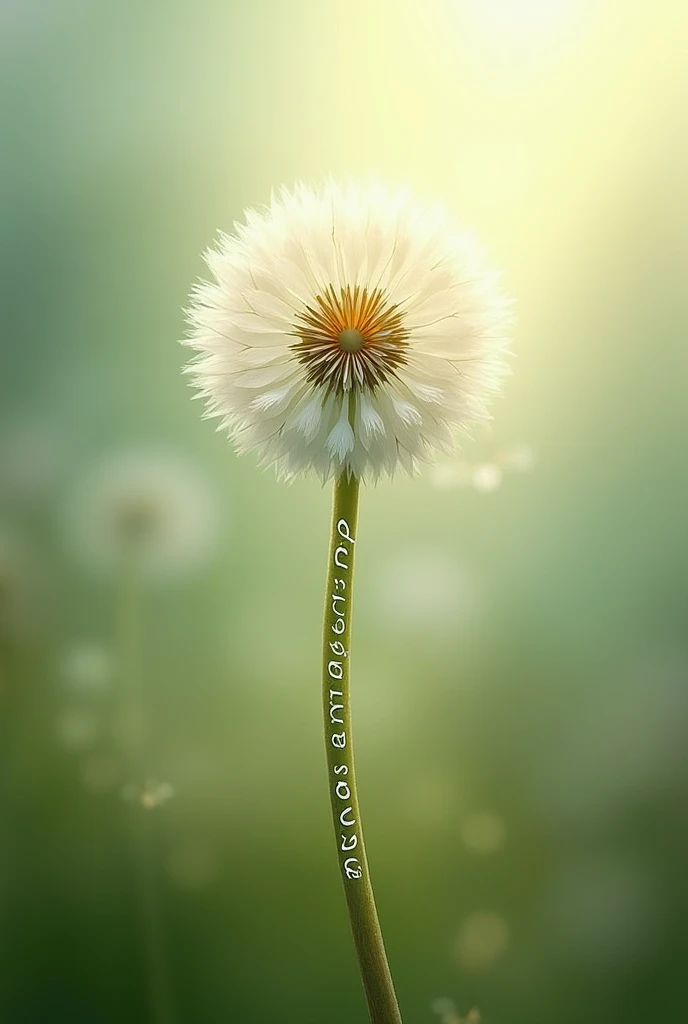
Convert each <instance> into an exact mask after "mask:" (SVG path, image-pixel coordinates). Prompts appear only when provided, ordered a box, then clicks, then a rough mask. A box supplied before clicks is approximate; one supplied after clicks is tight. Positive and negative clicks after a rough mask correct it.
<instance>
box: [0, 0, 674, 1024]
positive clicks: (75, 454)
mask: <svg viewBox="0 0 688 1024" xmlns="http://www.w3.org/2000/svg"><path fill="white" fill-rule="evenodd" d="M687 46H688V9H687V8H686V5H685V3H684V2H683V0H664V2H663V0H659V2H658V3H654V4H644V3H637V2H628V0H625V2H622V0H550V2H548V3H545V2H544V0H541V2H537V0H513V2H511V3H508V2H506V0H423V2H421V0H399V2H397V3H392V2H390V0H373V2H372V3H370V2H364V0H351V2H349V3H348V4H335V3H332V2H329V0H326V2H323V3H316V2H315V0H295V2H293V3H288V2H287V0H262V2H257V3H255V4H248V3H244V4H232V3H220V2H217V0H212V2H211V0H200V2H198V3H195V4H191V3H182V2H179V0H166V2H164V3H163V2H162V0H146V2H145V3H141V2H137V3H134V2H133V0H119V2H117V3H115V2H109V3H108V2H104V0H102V2H97V0H53V2H51V3H49V4H45V3H41V2H40V0H2V3H1V4H0V81H1V83H2V88H1V94H2V95H1V102H2V124H1V129H2V130H1V135H0V137H1V138H2V161H1V171H0V173H1V174H2V178H3V182H2V188H1V189H0V233H1V237H0V251H1V253H2V270H1V273H0V287H1V288H2V292H3V300H2V310H3V317H2V319H3V330H2V335H1V340H0V345H1V346H2V364H1V365H2V370H1V372H0V401H1V403H2V404H1V414H0V432H1V436H0V716H1V725H0V730H1V735H0V825H1V830H0V976H1V978H0V982H1V983H0V1020H1V1021H2V1022H3V1024H53V1022H56V1024H57V1022H60V1024H62V1022H65V1024H67V1022H69V1024H119V1022H125V1021H126V1022H128V1024H139V1022H144V1021H150V1022H153V1024H192V1022H193V1024H215V1022H218V1024H219V1022H223V1021H255V1022H261V1024H262V1022H266V1024H267V1022H272V1021H275V1022H277V1021H279V1022H292V1021H293V1022H298V1024H321V1022H324V1021H327V1022H328V1024H354V1022H359V1021H360V1022H363V1021H364V1020H365V1019H366V1015H365V1009H364V1003H363V998H362V994H361V991H360V985H359V982H358V978H357V974H356V969H355V965H354V958H353V954H352V950H351V945H350V940H349V935H348V926H347V922H346V916H345V911H344V903H343V898H342V892H341V885H340V882H339V881H338V871H337V865H336V858H335V851H334V848H333V842H332V837H331V834H330V823H329V818H328V801H327V788H326V777H325V770H324V764H323V749H322V737H321V724H320V717H319V715H320V706H319V644H320V640H319V632H320V618H321V610H322V593H321V588H322V580H323V574H324V570H325V560H326V544H327V531H328V516H329V501H330V497H329V492H328V489H327V488H326V489H322V488H321V487H320V486H319V484H318V483H317V482H314V481H308V480H306V481H299V482H297V483H295V484H294V485H292V486H291V487H286V486H284V485H280V484H278V483H277V482H276V481H275V479H274V478H273V475H272V474H271V473H270V472H267V473H265V472H260V471H259V470H257V468H256V466H255V464H254V462H253V461H252V459H251V458H250V457H249V458H244V459H242V460H239V459H237V458H236V457H235V456H234V454H233V452H232V450H231V447H230V445H228V444H227V442H226V441H225V439H224V438H223V437H221V436H220V435H219V434H217V433H214V431H213V428H212V426H211V425H210V424H208V423H206V422H203V421H202V420H201V416H200V412H201V407H200V405H199V403H195V404H194V403H192V402H191V401H190V392H189V390H188V387H187V384H186V382H185V381H184V380H183V378H182V376H181V374H180V367H181V365H182V364H183V362H184V360H185V358H186V353H185V352H184V350H183V349H182V348H181V347H180V346H179V345H178V344H177V339H178V338H179V337H180V336H181V335H182V333H183V329H184V328H183V316H182V309H183V307H184V305H185V302H186V297H187V294H188V291H189V288H190V285H191V283H192V282H193V280H194V279H195V278H197V277H198V276H199V275H202V273H203V264H202V261H201V258H200V255H199V254H200V253H201V251H202V250H203V249H204V248H205V247H206V246H207V245H208V244H210V242H211V241H212V239H213V237H214V234H215V231H216V229H217V228H219V227H222V228H225V229H231V225H232V222H233V221H234V220H236V219H239V218H240V217H241V213H242V210H243V209H244V208H245V207H246V206H248V205H251V204H259V203H262V202H264V201H266V199H267V198H268V197H269V193H270V188H271V187H272V186H273V185H278V184H281V183H286V184H291V183H293V181H294V180H295V179H297V178H302V179H305V180H307V181H316V182H317V181H320V180H322V179H323V178H324V177H325V176H327V175H328V174H330V173H331V174H333V175H334V176H335V177H341V176H345V175H359V174H363V175H365V174H369V173H371V172H372V173H374V174H376V175H378V176H380V177H381V178H383V179H385V180H389V181H390V182H393V183H398V182H409V183H410V184H411V185H412V186H413V187H414V189H415V190H416V191H417V192H418V193H419V194H420V195H423V196H429V197H439V198H441V199H443V200H444V201H445V202H446V204H447V205H448V206H449V208H450V209H451V210H452V211H453V212H454V213H455V214H456V216H457V217H458V218H459V219H460V220H461V221H462V222H463V223H464V224H466V225H467V226H468V227H470V228H472V229H473V230H475V231H476V232H477V234H478V235H479V236H480V238H481V239H482V241H483V242H484V244H485V246H486V248H487V249H488V251H489V253H490V255H491V258H492V261H493V262H494V263H495V264H496V265H497V266H499V267H500V268H501V269H502V270H503V275H504V282H505V287H506V288H507V289H508V291H509V292H510V293H511V294H512V295H513V296H514V297H515V300H516V309H517V314H518V334H517V339H516V341H515V344H514V352H515V358H514V360H513V370H514V372H513V376H512V377H511V378H510V379H509V381H508V382H507V387H506V389H505V394H504V397H503V398H502V399H501V400H500V401H499V402H497V403H496V405H495V409H494V422H493V425H492V429H491V431H489V432H479V433H478V434H477V435H476V437H475V439H474V441H472V442H469V443H467V444H466V446H465V448H464V451H463V453H462V454H461V456H460V461H459V462H457V463H456V464H455V465H454V466H452V467H446V466H445V467H444V468H443V470H442V472H441V473H439V474H438V473H437V472H436V473H435V474H433V473H430V472H428V473H426V474H424V475H423V476H422V477H421V478H420V479H418V480H414V481H409V480H406V479H399V480H397V481H395V482H393V483H385V484H383V485H381V486H379V487H377V488H367V489H366V490H365V491H364V493H363V503H362V511H361V523H360V534H359V546H358V591H357V599H356V616H355V667H354V680H353V685H354V718H355V722H356V736H357V753H358V761H359V774H360V787H361V799H362V805H363V811H364V815H365V817H366V819H367V821H366V831H367V837H368V846H369V854H370V858H371V864H372V871H373V877H374V880H375V882H376V889H377V895H378V902H379V909H380V914H381V918H382V921H383V927H384V931H385V935H386V938H387V944H388V952H389V956H390V960H391V963H392V967H393V972H394V974H395V977H396V980H397V985H398V991H399V998H400V1001H401V1005H402V1007H403V1010H404V1019H405V1021H406V1022H408V1024H421V1022H426V1024H433V1022H437V1021H440V1022H442V1024H455V1022H456V1021H458V1020H459V1019H462V1018H464V1017H465V1015H466V1014H467V1013H468V1011H469V1009H470V1008H471V1007H473V1006H477V1007H478V1008H479V1009H480V1011H481V1014H482V1021H483V1022H484V1024H552V1022H556V1024H581V1022H585V1024H616V1022H619V1024H621V1022H623V1024H649V1022H652V1024H655V1022H658V1021H679V1020H682V1019H684V1016H685V1005H686V968H685V964H686V957H687V956H688V939H687V938H686V935H687V932H688V929H687V927H686V925H687V921H688V885H687V883H686V869H685V868H686V857H687V854H688V810H687V808H688V802H687V796H688V758H687V756H686V751H687V749H688V687H687V682H688V628H687V618H688V582H687V581H688V539H687V538H686V512H685V510H686V502H687V500H688V470H687V464H686V436H687V431H686V428H687V426H688V415H687V413H686V399H685V387H686V374H687V371H688V359H687V358H686V332H687V329H688V301H687V300H686V270H687V269H688V242H687V238H688V234H687V231H688V64H686V62H685V52H686V47H687ZM132 467H133V468H132ZM128 474H129V475H128ZM127 487H128V488H129V490H127ZM148 487H149V488H150V489H151V492H150V494H148V492H147V488H148ZM118 488H120V490H118ZM122 488H123V490H122ZM136 488H139V489H140V492H141V495H142V498H141V500H142V501H144V502H150V501H152V502H153V503H154V502H155V500H157V498H159V500H160V502H161V506H160V507H161V509H162V512H161V520H160V523H159V524H158V525H159V528H160V531H161V533H160V536H159V537H158V538H157V541H159V545H158V547H159V549H156V551H155V552H153V555H154V557H153V555H152V556H151V564H150V565H147V566H146V567H145V568H146V571H145V572H142V575H141V578H140V580H139V584H137V585H135V586H134V588H133V596H132V594H130V597H129V598H127V597H126V594H124V589H123V588H124V584H123V580H122V574H121V572H118V571H117V567H116V564H115V563H116V552H114V553H113V550H111V546H110V548H108V543H109V541H108V530H110V531H111V530H112V528H113V523H114V521H115V518H116V514H119V512H117V509H115V512H112V508H115V505H116V503H117V500H119V499H118V494H119V495H121V494H124V495H125V497H127V496H128V497H127V500H129V498H130V497H131V496H132V494H133V495H134V499H136V494H137V493H138V492H137V491H136ZM156 488H157V490H156ZM132 489H133V490H132ZM156 496H157V498H156ZM108 502H114V505H112V508H111V510H110V511H108V508H110V506H108ZM146 509H147V512H150V511H151V508H150V507H149V506H148V505H146ZM119 511H120V512H121V508H120V510H119ZM153 512H155V508H153ZM99 517H100V518H99ZM111 540H112V537H110V541H111ZM157 541H156V543H157ZM127 602H128V603H127ZM156 1007H157V1008H156Z"/></svg>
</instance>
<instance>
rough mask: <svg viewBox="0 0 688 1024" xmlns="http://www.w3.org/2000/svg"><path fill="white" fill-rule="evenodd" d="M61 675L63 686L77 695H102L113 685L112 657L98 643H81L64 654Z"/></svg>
mask: <svg viewBox="0 0 688 1024" xmlns="http://www.w3.org/2000/svg"><path fill="white" fill-rule="evenodd" d="M59 675H60V679H61V681H62V682H63V684H64V685H65V686H66V687H67V688H69V689H70V690H73V691H74V692H76V693H82V694H89V693H90V694H95V693H101V692H102V691H103V690H106V689H107V688H108V687H109V686H110V684H111V683H112V679H113V675H114V666H113V662H112V655H111V653H110V651H109V650H108V649H107V647H105V646H104V645H103V644H101V643H98V642H97V641H94V640H83V641H80V642H78V643H75V644H73V645H72V646H71V647H69V648H68V649H67V650H66V651H65V652H64V653H63V655H62V658H61V659H60V664H59Z"/></svg>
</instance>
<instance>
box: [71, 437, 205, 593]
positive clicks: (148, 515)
mask: <svg viewBox="0 0 688 1024" xmlns="http://www.w3.org/2000/svg"><path fill="white" fill-rule="evenodd" d="M67 530H68V535H69V539H70V541H71V544H72V547H73V548H74V550H75V552H76V553H77V554H78V555H79V557H80V559H81V561H82V562H84V563H85V564H86V565H88V566H89V567H90V568H92V569H94V570H96V571H99V572H102V573H116V572H117V571H118V569H119V568H120V567H121V566H122V565H123V564H124V563H125V561H126V560H127V559H128V558H132V557H133V558H134V559H135V560H136V563H137V568H138V571H140V572H141V573H142V575H143V576H145V577H146V578H148V579H167V578H170V577H172V576H176V575H180V574H183V573H184V572H186V571H188V570H190V569H191V568H193V567H194V566H195V565H196V564H198V563H199V562H201V561H202V560H203V559H204V558H205V557H206V556H207V554H208V553H209V551H210V549H211V547H212V544H213V542H214V540H215V535H216V530H217V514H216V508H215V504H214V502H213V500H212V497H211V494H210V491H209V488H208V484H207V482H206V480H205V479H204V477H203V476H202V474H201V473H200V472H199V471H198V470H197V469H196V467H195V466H194V465H193V464H190V463H188V462H186V461H184V460H183V459H181V458H178V457H177V456H175V455H171V454H169V453H166V452H156V451H149V450H146V449H134V450H132V451H126V452H122V453H119V454H117V455H114V456H111V457H110V458H107V459H104V460H103V461H102V462H100V463H99V464H98V465H96V466H95V467H94V468H93V469H92V470H91V472H90V473H89V474H88V475H87V476H86V477H85V478H84V479H83V480H82V481H81V484H80V486H79V487H78V488H77V490H76V493H75V494H74V495H73V500H72V502H71V504H70V506H69V508H68V510H67Z"/></svg>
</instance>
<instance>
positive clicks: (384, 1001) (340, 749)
mask: <svg viewBox="0 0 688 1024" xmlns="http://www.w3.org/2000/svg"><path fill="white" fill-rule="evenodd" d="M358 492H359V481H358V479H357V478H356V477H349V476H348V475H347V474H346V473H343V474H342V475H341V476H340V477H338V478H337V480H336V482H335V485H334V502H333V512H332V533H331V539H330V554H329V561H328V567H327V584H326V590H325V621H324V628H323V715H324V724H325V746H326V750H327V767H328V781H329V786H330V800H331V804H332V818H333V822H334V831H335V838H336V841H337V855H338V858H339V865H340V870H341V873H342V880H343V882H344V893H345V896H346V904H347V908H348V911H349V921H350V923H351V930H352V932H353V938H354V944H355V947H356V954H357V956H358V965H359V970H360V972H361V979H362V981H363V988H364V989H365V994H366V999H367V1001H368V1011H369V1013H370V1019H371V1021H372V1024H401V1014H400V1012H399V1006H398V1003H397V998H396V994H395V992H394V985H393V982H392V977H391V974H390V970H389V965H388V963H387V955H386V953H385V946H384V942H383V938H382V932H381V930H380V922H379V920H378V916H377V909H376V907H375V898H374V895H373V888H372V884H371V881H370V872H369V870H368V861H367V858H366V851H365V844H364V840H363V829H362V825H361V814H360V811H359V807H358V792H357V789H356V775H355V770H354V752H353V737H352V730H351V703H350V692H349V680H350V671H349V663H350V642H351V612H352V594H353V576H354V551H355V544H356V530H357V524H358Z"/></svg>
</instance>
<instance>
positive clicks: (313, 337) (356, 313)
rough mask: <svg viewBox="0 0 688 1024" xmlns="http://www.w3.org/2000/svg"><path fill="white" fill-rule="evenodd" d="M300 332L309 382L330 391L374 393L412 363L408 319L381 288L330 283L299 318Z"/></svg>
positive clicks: (297, 350) (299, 354)
mask: <svg viewBox="0 0 688 1024" xmlns="http://www.w3.org/2000/svg"><path fill="white" fill-rule="evenodd" d="M294 333H295V334H296V335H297V336H298V338H299V340H298V341H297V342H296V344H294V345H292V351H293V352H294V354H295V355H296V358H297V359H298V360H299V362H300V363H301V365H302V366H303V367H304V368H305V370H306V380H307V381H308V382H309V383H311V384H314V385H318V386H323V387H326V388H327V389H328V391H335V392H338V393H342V392H344V391H350V390H351V389H352V388H355V389H358V390H360V389H362V388H369V389H370V390H374V389H375V388H376V387H378V385H380V384H383V383H384V382H385V381H386V380H388V379H389V377H390V376H392V375H393V374H394V373H395V371H396V370H397V369H398V367H400V366H403V365H404V363H405V362H406V356H407V349H408V337H409V335H408V331H406V330H405V329H404V325H403V316H402V314H401V313H400V312H399V310H398V307H397V306H396V305H395V304H393V303H390V302H388V301H387V299H386V298H385V296H384V294H383V292H382V291H381V290H380V289H379V288H374V289H372V290H371V291H369V290H368V289H367V288H362V287H361V286H360V285H355V286H354V287H353V288H352V287H351V286H350V285H347V286H346V287H345V288H340V289H336V288H335V287H334V286H333V285H328V286H327V288H326V289H325V290H324V292H323V293H322V294H320V295H316V297H315V301H314V302H313V304H312V305H310V306H306V308H305V310H304V311H303V312H302V313H299V314H298V316H297V317H296V323H295V324H294Z"/></svg>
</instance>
